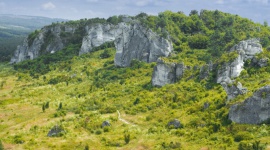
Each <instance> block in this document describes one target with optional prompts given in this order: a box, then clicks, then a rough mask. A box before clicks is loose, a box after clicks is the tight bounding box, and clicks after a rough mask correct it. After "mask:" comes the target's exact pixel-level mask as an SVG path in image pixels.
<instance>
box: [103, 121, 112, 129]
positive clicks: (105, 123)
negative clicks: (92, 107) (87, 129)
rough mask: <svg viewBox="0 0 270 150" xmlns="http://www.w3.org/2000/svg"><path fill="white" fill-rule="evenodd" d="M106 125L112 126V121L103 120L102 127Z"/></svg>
mask: <svg viewBox="0 0 270 150" xmlns="http://www.w3.org/2000/svg"><path fill="white" fill-rule="evenodd" d="M106 126H111V124H110V122H109V121H108V120H106V121H103V122H102V124H101V127H102V128H104V127H106Z"/></svg>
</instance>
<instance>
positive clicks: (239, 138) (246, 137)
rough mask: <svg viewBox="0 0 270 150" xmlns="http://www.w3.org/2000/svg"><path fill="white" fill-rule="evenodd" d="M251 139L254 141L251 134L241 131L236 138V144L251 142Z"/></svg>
mask: <svg viewBox="0 0 270 150" xmlns="http://www.w3.org/2000/svg"><path fill="white" fill-rule="evenodd" d="M251 139H253V136H252V135H251V134H250V133H248V132H245V131H240V132H238V133H237V134H236V135H235V136H234V141H235V142H240V141H243V140H251Z"/></svg>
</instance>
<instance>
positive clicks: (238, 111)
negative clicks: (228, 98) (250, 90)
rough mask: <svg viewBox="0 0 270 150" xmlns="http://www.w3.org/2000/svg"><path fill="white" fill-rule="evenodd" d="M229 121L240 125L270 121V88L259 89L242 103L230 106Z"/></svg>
mask: <svg viewBox="0 0 270 150" xmlns="http://www.w3.org/2000/svg"><path fill="white" fill-rule="evenodd" d="M229 119H230V120H231V121H233V122H236V123H242V124H260V123H263V122H264V121H266V120H268V119H270V86H269V85H268V86H264V87H262V88H260V89H259V90H257V91H256V92H255V93H254V94H253V96H251V97H249V98H247V99H246V100H245V101H244V102H243V103H240V104H235V105H232V106H231V107H230V111H229Z"/></svg>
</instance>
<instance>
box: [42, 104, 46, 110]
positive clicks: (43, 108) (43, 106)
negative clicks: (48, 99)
mask: <svg viewBox="0 0 270 150" xmlns="http://www.w3.org/2000/svg"><path fill="white" fill-rule="evenodd" d="M45 109H46V108H45V105H44V104H43V105H42V111H43V112H45Z"/></svg>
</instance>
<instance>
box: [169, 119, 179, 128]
mask: <svg viewBox="0 0 270 150" xmlns="http://www.w3.org/2000/svg"><path fill="white" fill-rule="evenodd" d="M167 126H168V127H172V126H173V127H174V128H175V129H178V128H181V123H180V121H179V120H178V119H174V120H172V121H170V122H168V124H167Z"/></svg>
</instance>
